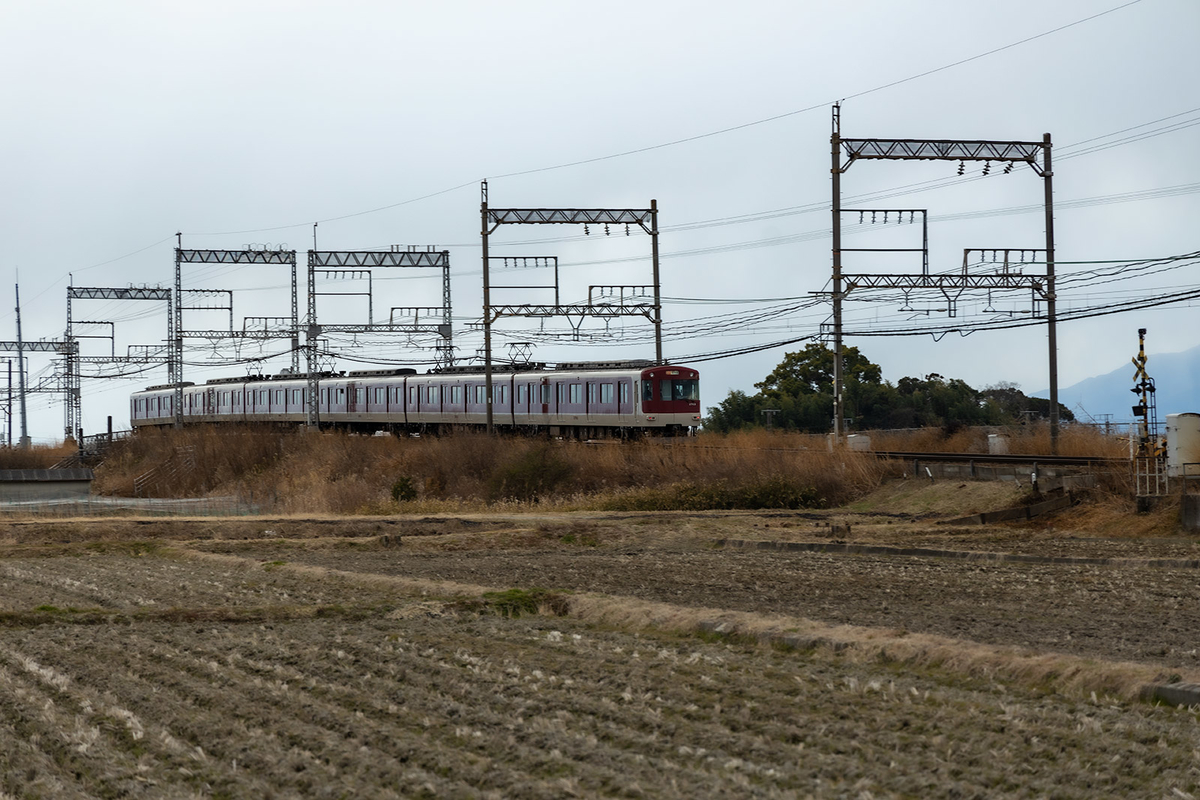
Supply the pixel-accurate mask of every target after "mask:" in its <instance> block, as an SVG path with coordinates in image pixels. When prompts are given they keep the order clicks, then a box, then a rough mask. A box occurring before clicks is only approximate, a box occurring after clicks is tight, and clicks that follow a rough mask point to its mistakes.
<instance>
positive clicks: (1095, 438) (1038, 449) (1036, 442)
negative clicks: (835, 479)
mask: <svg viewBox="0 0 1200 800" xmlns="http://www.w3.org/2000/svg"><path fill="white" fill-rule="evenodd" d="M863 433H865V434H866V435H868V436H870V437H871V447H872V448H873V449H875V450H882V451H893V452H915V453H986V452H987V451H988V434H989V433H998V434H1000V435H1003V436H1007V437H1008V449H1009V452H1010V453H1014V454H1022V455H1047V454H1049V453H1050V452H1051V451H1052V448H1051V446H1050V426H1049V425H1048V424H1046V423H1037V424H1034V425H1012V426H1009V427H1006V428H995V429H993V428H960V429H959V430H957V431H954V432H947V431H945V430H943V429H942V428H922V429H920V430H914V431H864V432H863ZM1058 453H1059V455H1064V456H1092V457H1095V458H1123V457H1127V456H1128V455H1129V440H1128V439H1127V438H1125V437H1123V436H1119V435H1110V434H1105V433H1103V432H1102V431H1098V430H1097V429H1096V428H1093V427H1091V426H1088V425H1064V426H1063V427H1062V428H1061V429H1060V431H1059V439H1058Z"/></svg>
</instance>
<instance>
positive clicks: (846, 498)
mask: <svg viewBox="0 0 1200 800" xmlns="http://www.w3.org/2000/svg"><path fill="white" fill-rule="evenodd" d="M1016 433H1017V434H1018V435H1016V436H1014V437H1013V439H1012V441H1011V447H1012V449H1013V451H1014V452H1039V451H1040V452H1048V450H1049V441H1048V435H1046V433H1045V431H1039V430H1034V431H1031V432H1027V433H1025V434H1024V435H1020V434H1022V432H1020V431H1017V432H1016ZM876 436H877V438H878V442H877V443H876V447H877V448H878V449H895V450H937V449H942V450H952V451H958V452H969V451H974V452H983V451H985V450H986V441H987V440H986V434H985V433H983V432H971V431H960V432H958V433H957V434H956V435H955V436H953V437H949V438H947V437H945V436H944V435H942V434H941V433H940V432H938V431H936V430H933V431H918V432H915V433H913V434H909V435H905V436H902V435H900V434H889V435H876ZM1121 446H1122V445H1121V444H1120V442H1119V441H1117V442H1115V443H1113V442H1110V441H1109V440H1106V439H1104V438H1103V437H1101V436H1099V435H1097V434H1095V433H1094V432H1092V431H1090V430H1087V429H1083V428H1080V429H1078V430H1071V431H1068V432H1067V433H1066V434H1065V435H1064V437H1063V447H1062V450H1063V452H1077V453H1087V454H1089V455H1112V454H1113V452H1112V451H1114V450H1116V451H1119V450H1120V448H1121ZM1118 454H1119V453H1118ZM891 469H893V467H892V466H890V465H889V464H888V463H887V462H881V461H879V460H878V459H877V458H876V457H875V456H873V455H871V454H869V453H855V452H847V451H838V452H836V453H833V452H830V451H829V449H828V446H827V442H826V439H825V437H822V436H805V435H797V434H783V433H779V432H770V431H763V430H759V431H748V432H740V433H734V434H727V435H719V434H702V435H700V436H696V437H690V438H681V439H665V440H646V441H641V442H631V443H623V444H622V443H608V442H606V443H598V444H590V443H578V442H563V441H555V440H546V439H529V438H513V437H500V438H490V437H487V436H485V435H482V434H467V433H460V434H456V435H453V436H445V437H441V438H407V437H405V438H395V437H390V436H356V435H350V434H346V433H340V432H325V433H305V432H302V431H281V430H280V429H278V428H271V427H253V426H243V427H230V428H221V429H216V428H189V429H185V430H181V431H176V430H171V429H167V430H162V431H142V432H140V433H139V434H138V435H137V436H136V437H134V438H132V439H130V440H128V441H125V442H123V443H121V444H120V445H119V446H118V447H116V448H115V449H114V450H113V451H110V453H109V454H108V456H107V458H106V461H105V462H104V464H103V465H101V466H100V467H99V468H98V469H97V473H96V483H95V490H96V491H97V492H99V493H102V494H110V495H121V496H132V495H135V494H140V495H142V496H151V497H198V496H209V495H226V496H228V495H236V496H239V497H242V498H245V499H247V500H251V501H253V502H254V503H255V504H256V505H258V506H259V507H262V508H263V509H264V510H270V511H274V512H280V513H337V514H345V513H368V514H370V513H375V514H386V513H396V512H400V511H406V512H417V513H425V512H433V511H441V510H462V509H463V508H466V507H480V508H482V507H485V506H490V505H496V504H505V505H510V506H513V507H521V506H526V507H529V506H536V507H539V508H547V507H552V508H556V509H560V510H566V509H571V508H580V509H598V510H618V511H619V510H639V511H652V510H672V509H688V510H701V509H722V508H825V507H833V506H839V505H844V504H846V503H848V502H851V501H853V500H854V499H855V498H857V497H860V496H862V495H863V494H864V493H866V492H869V491H871V490H872V489H874V488H876V487H877V486H879V484H880V483H881V482H882V480H883V479H884V478H885V477H886V476H887V474H888V472H889V470H891Z"/></svg>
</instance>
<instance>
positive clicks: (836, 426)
mask: <svg viewBox="0 0 1200 800" xmlns="http://www.w3.org/2000/svg"><path fill="white" fill-rule="evenodd" d="M829 142H830V150H831V154H832V156H833V168H832V170H831V173H832V175H833V441H834V442H835V443H837V444H841V442H842V433H843V432H844V428H845V426H846V420H845V415H844V411H843V403H842V400H843V398H842V392H843V378H842V107H841V105H839V104H838V103H834V104H833V135H832V136H830V138H829Z"/></svg>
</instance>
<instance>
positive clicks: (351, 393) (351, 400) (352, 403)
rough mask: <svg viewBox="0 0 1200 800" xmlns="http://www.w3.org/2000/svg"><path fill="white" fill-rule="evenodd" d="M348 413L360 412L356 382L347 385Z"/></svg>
mask: <svg viewBox="0 0 1200 800" xmlns="http://www.w3.org/2000/svg"><path fill="white" fill-rule="evenodd" d="M346 411H347V412H354V411H358V384H357V383H355V382H354V381H350V382H349V383H347V384H346Z"/></svg>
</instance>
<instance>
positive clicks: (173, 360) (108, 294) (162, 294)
mask: <svg viewBox="0 0 1200 800" xmlns="http://www.w3.org/2000/svg"><path fill="white" fill-rule="evenodd" d="M172 296H173V293H172V292H171V290H170V289H162V288H159V287H152V286H127V287H104V286H68V287H67V331H66V337H65V339H66V343H67V344H68V345H70V347H69V349H68V350H67V351H66V365H65V370H64V373H65V380H66V387H65V389H66V412H65V417H66V420H65V427H66V433H67V436H69V437H74V436H76V435H77V433H79V434H80V437H79V440H78V441H79V442H81V443H82V441H83V437H82V435H81V434H82V431H81V426H82V424H83V400H82V392H81V391H80V389H81V383H82V380H81V369H80V365H81V362H82V361H83V358H82V357H81V356H80V354H79V339H81V338H91V337H81V336H78V335H77V334H76V333H75V325H77V324H84V323H83V322H82V321H76V320H75V319H74V317H73V315H72V303H73V301H75V300H152V301H158V302H165V303H166V304H167V340H166V341H167V347H166V362H167V376H168V381H169V382H170V383H172V384H174V385H176V386H179V384H180V382H181V381H182V380H183V376H182V369H181V366H182V362H181V360H180V359H179V354H178V353H177V351H176V350H175V348H174V346H173V345H174V342H175V338H176V327H177V320H178V317H177V310H176V307H175V304H174V303H172V302H171V300H172ZM86 324H92V325H96V324H105V325H112V324H113V323H111V322H102V321H91V322H88V323H86ZM115 346H116V344H115V341H114V343H113V348H114V350H113V354H112V356H110V357H100V358H91V359H88V360H89V361H96V362H121V361H127V360H133V361H139V362H144V361H146V360H147V359H146V358H145V357H134V356H131V357H130V358H128V359H126V358H120V357H117V355H116V352H115ZM135 346H136V345H135ZM147 347H149V346H147ZM159 353H160V355H161V350H160V351H159ZM155 360H157V359H155ZM179 391H180V392H182V388H180V390H179ZM178 403H179V401H178V399H177V400H176V409H177V411H176V414H177V415H178V414H179V408H180V406H179V404H178ZM176 421H177V423H179V422H181V421H182V420H181V418H180V417H178V416H176Z"/></svg>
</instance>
